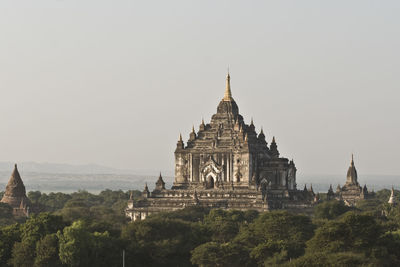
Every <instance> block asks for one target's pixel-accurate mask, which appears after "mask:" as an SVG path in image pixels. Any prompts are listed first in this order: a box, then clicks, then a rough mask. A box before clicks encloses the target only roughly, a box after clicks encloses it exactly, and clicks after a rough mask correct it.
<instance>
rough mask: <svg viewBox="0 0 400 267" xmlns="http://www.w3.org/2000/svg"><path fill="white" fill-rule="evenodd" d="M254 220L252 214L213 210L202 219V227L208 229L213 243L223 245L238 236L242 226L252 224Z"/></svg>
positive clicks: (253, 214)
mask: <svg viewBox="0 0 400 267" xmlns="http://www.w3.org/2000/svg"><path fill="white" fill-rule="evenodd" d="M254 218H255V213H254V212H253V213H252V212H247V213H245V212H243V211H238V210H221V209H213V210H211V211H210V213H209V214H207V215H206V216H205V217H204V220H203V225H204V226H205V227H207V228H208V230H209V232H210V233H211V235H212V240H213V241H217V242H221V243H225V242H228V241H230V240H232V239H233V238H234V237H235V236H236V235H237V234H238V232H239V229H240V226H241V225H242V224H247V223H249V222H252V221H253V220H254Z"/></svg>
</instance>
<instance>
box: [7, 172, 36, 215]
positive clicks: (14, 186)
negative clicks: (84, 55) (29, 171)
mask: <svg viewBox="0 0 400 267" xmlns="http://www.w3.org/2000/svg"><path fill="white" fill-rule="evenodd" d="M1 202H3V203H7V204H8V205H10V206H11V207H12V208H13V214H14V216H21V217H25V216H26V217H27V216H29V209H30V201H29V199H28V197H27V196H26V191H25V186H24V183H23V182H22V179H21V175H20V174H19V172H18V168H17V164H15V166H14V170H13V172H12V174H11V177H10V180H9V181H8V183H7V186H6V191H5V193H4V195H3V198H2V199H1Z"/></svg>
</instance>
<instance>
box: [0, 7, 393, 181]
mask: <svg viewBox="0 0 400 267" xmlns="http://www.w3.org/2000/svg"><path fill="white" fill-rule="evenodd" d="M399 13H400V1H366V0H362V1H348V0H346V1H320V0H316V1H233V0H229V1H188V0H184V1H173V0H170V1H164V0H163V1H132V0H129V1H128V0H127V1H122V0H119V1H99V0H96V1H82V0H76V1H74V0H68V1H67V0H65V1H54V0H52V1H50V0H49V1H41V0H35V1H15V0H12V1H6V0H3V1H1V2H0V161H16V162H22V161H38V162H59V163H72V164H81V163H98V164H103V165H107V166H111V167H117V168H126V169H140V170H151V171H154V172H157V171H158V170H169V171H171V172H172V171H173V168H174V157H173V152H174V149H175V147H176V141H177V138H178V135H179V133H180V132H182V134H183V136H184V138H185V139H186V140H187V139H188V134H189V132H190V130H191V128H192V125H193V124H194V125H195V128H196V129H198V125H199V124H200V122H201V118H202V117H204V119H205V120H206V121H209V120H210V117H211V115H212V114H214V113H215V112H216V107H217V105H218V103H219V101H220V100H221V98H222V97H223V93H224V86H225V76H226V69H227V66H229V68H230V72H231V84H232V93H233V97H234V98H235V100H236V102H237V104H238V105H239V108H240V113H241V114H242V115H243V116H244V118H245V121H246V122H249V121H250V118H251V117H253V118H254V123H255V125H256V129H257V131H259V129H260V127H261V126H263V127H264V131H265V133H266V135H267V140H268V141H270V140H271V138H272V136H273V135H275V136H276V139H277V143H278V148H279V150H280V152H281V155H283V156H286V157H289V158H294V160H295V162H296V164H297V167H298V172H299V174H319V173H321V174H341V173H345V172H346V170H347V168H348V165H349V161H350V155H351V153H352V152H354V153H355V160H356V166H357V168H358V170H359V172H360V173H368V174H399V173H400V157H399V151H400V142H399V137H400V118H399V114H400V93H399V87H400V53H399V49H400V32H399V31H400V16H399Z"/></svg>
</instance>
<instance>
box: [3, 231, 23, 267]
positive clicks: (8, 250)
mask: <svg viewBox="0 0 400 267" xmlns="http://www.w3.org/2000/svg"><path fill="white" fill-rule="evenodd" d="M20 235H21V230H20V225H19V224H13V225H9V226H5V227H2V228H1V229H0V266H7V262H8V261H9V259H10V258H11V256H12V248H13V245H14V243H16V242H20V241H21V238H20Z"/></svg>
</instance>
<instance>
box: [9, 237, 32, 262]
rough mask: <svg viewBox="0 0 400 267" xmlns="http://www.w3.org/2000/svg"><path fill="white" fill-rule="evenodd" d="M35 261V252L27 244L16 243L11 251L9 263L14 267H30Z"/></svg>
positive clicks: (30, 245) (29, 244)
mask: <svg viewBox="0 0 400 267" xmlns="http://www.w3.org/2000/svg"><path fill="white" fill-rule="evenodd" d="M34 259H35V251H34V249H33V248H32V244H31V243H29V242H16V243H14V246H13V249H12V258H11V259H10V261H9V263H10V264H11V265H12V266H14V267H31V266H33V262H34Z"/></svg>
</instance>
